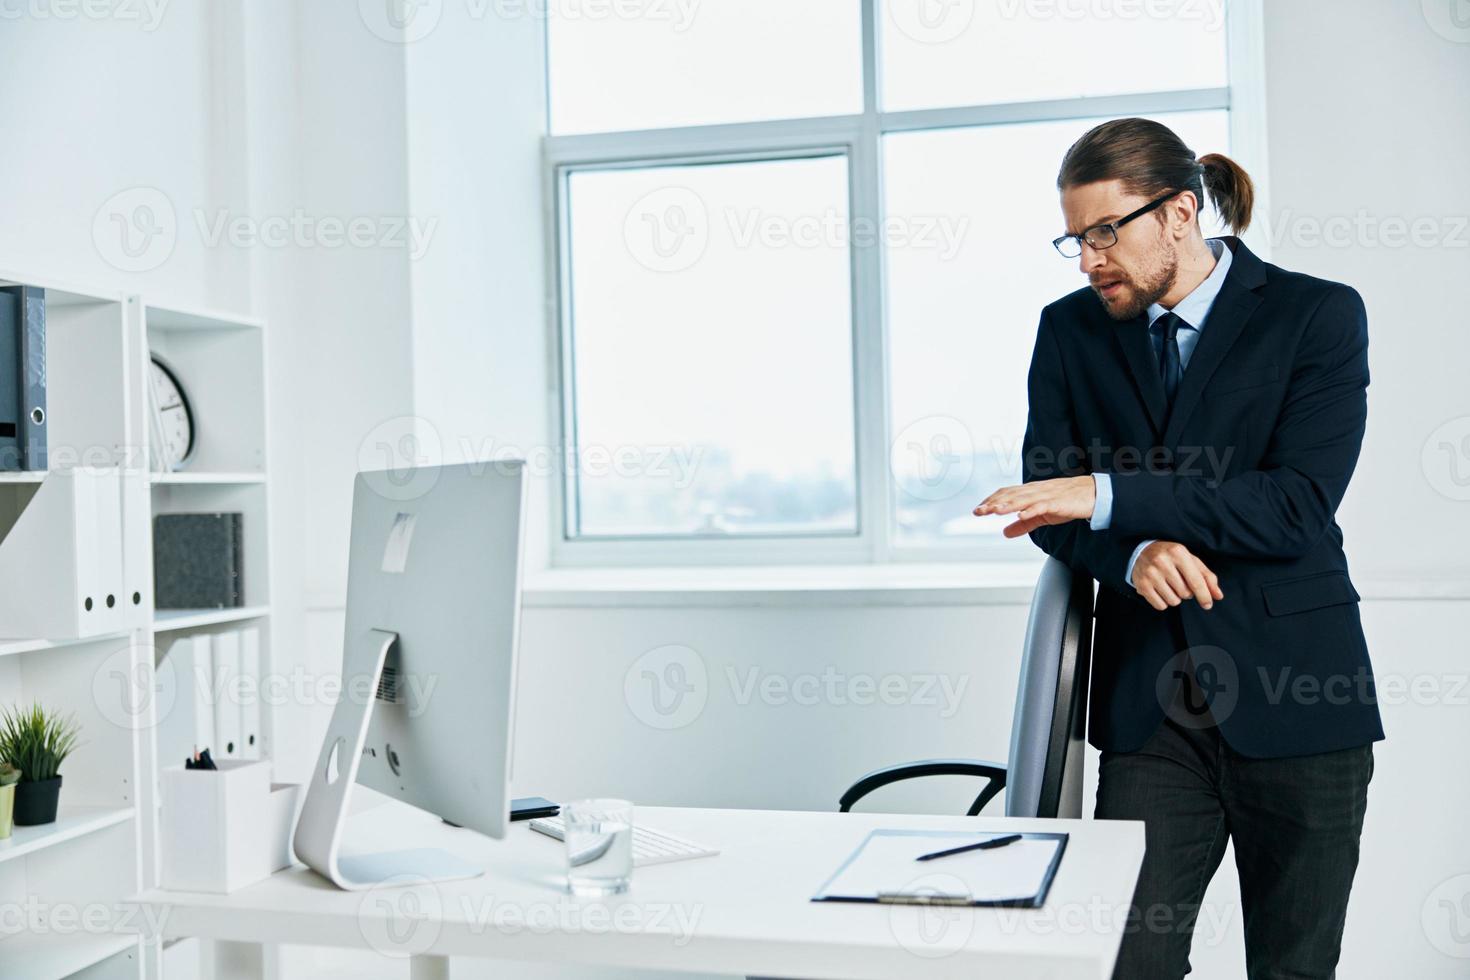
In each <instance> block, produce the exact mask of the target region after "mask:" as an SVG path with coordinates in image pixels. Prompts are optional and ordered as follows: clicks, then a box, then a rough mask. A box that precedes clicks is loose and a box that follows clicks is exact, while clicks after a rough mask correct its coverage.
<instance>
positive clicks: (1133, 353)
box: [1104, 314, 1166, 434]
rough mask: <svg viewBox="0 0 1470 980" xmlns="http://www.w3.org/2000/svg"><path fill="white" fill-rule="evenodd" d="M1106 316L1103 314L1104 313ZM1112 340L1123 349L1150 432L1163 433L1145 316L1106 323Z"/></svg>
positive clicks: (1158, 380)
mask: <svg viewBox="0 0 1470 980" xmlns="http://www.w3.org/2000/svg"><path fill="white" fill-rule="evenodd" d="M1104 316H1106V314H1104ZM1108 326H1109V328H1110V329H1111V331H1112V334H1113V340H1114V342H1115V343H1117V344H1118V346H1119V347H1121V348H1122V349H1123V356H1124V357H1125V358H1126V359H1127V361H1128V370H1129V371H1131V372H1132V374H1133V382H1134V384H1136V385H1137V386H1138V394H1139V397H1140V398H1142V399H1143V404H1144V405H1145V407H1147V408H1148V416H1149V419H1150V420H1151V421H1152V422H1153V424H1154V432H1155V433H1156V434H1157V433H1160V432H1163V431H1164V411H1165V408H1166V406H1165V404H1164V379H1163V378H1162V377H1160V376H1159V359H1158V356H1157V355H1156V354H1154V345H1153V342H1152V341H1150V340H1149V337H1148V317H1147V316H1146V315H1145V316H1139V317H1135V318H1134V319H1132V320H1129V321H1128V322H1126V323H1114V322H1113V321H1111V320H1109V321H1108Z"/></svg>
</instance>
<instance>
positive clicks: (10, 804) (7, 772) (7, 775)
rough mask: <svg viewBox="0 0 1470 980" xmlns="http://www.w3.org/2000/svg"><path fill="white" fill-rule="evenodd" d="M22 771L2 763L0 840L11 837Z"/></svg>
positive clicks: (0, 763)
mask: <svg viewBox="0 0 1470 980" xmlns="http://www.w3.org/2000/svg"><path fill="white" fill-rule="evenodd" d="M18 782H20V770H19V769H17V768H15V767H14V766H12V765H11V764H10V763H8V762H0V840H6V839H8V838H9V837H10V826H11V817H12V816H13V815H14V813H15V784H16V783H18Z"/></svg>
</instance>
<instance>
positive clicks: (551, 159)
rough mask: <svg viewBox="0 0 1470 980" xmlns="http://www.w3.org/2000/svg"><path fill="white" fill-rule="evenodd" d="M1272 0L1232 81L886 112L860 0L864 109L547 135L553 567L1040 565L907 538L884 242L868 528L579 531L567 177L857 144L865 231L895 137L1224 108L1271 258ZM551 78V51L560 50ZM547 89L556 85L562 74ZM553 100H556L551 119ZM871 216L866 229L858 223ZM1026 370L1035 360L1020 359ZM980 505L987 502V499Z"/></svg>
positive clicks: (868, 259)
mask: <svg viewBox="0 0 1470 980" xmlns="http://www.w3.org/2000/svg"><path fill="white" fill-rule="evenodd" d="M1262 2H1263V0H1229V2H1228V3H1227V5H1226V8H1225V10H1226V23H1225V31H1226V70H1227V74H1228V77H1227V84H1226V85H1225V86H1224V87H1220V88H1208V89H1186V90H1172V91H1165V92H1148V93H1140V94H1134V95H1108V96H1096V97H1082V98H1073V99H1055V100H1044V101H1032V102H1014V103H1002V104H991V105H969V106H956V107H945V108H938V109H909V110H899V111H891V112H885V111H882V110H881V109H880V107H879V102H880V97H881V96H880V93H881V76H880V72H881V58H880V55H879V50H878V45H879V39H880V36H881V25H880V24H879V22H878V18H879V17H880V16H881V15H882V0H860V3H861V7H862V11H861V16H862V25H861V31H862V48H863V50H862V72H863V77H862V90H863V108H862V111H861V112H860V113H856V114H849V115H839V116H823V117H814V118H805V119H775V120H761V121H756V122H739V123H720V124H714V125H707V126H685V127H677V128H670V129H650V130H635V131H624V132H606V133H575V134H565V135H548V136H545V137H543V140H542V147H541V150H542V174H543V181H544V183H543V203H544V211H545V217H546V223H547V229H548V234H547V244H548V257H547V258H548V265H547V268H548V273H549V275H548V281H549V289H548V296H547V308H548V311H547V312H548V316H547V331H548V348H549V351H550V361H551V363H550V369H551V370H550V375H549V377H550V381H551V383H550V385H549V389H550V390H549V396H550V397H549V414H550V418H549V429H548V431H550V432H551V433H553V440H554V444H555V445H556V446H557V448H558V451H557V452H555V453H552V454H550V455H551V457H552V458H553V459H554V460H555V465H554V466H553V468H552V472H551V474H550V480H549V482H550V487H549V501H550V506H549V507H548V515H549V520H550V522H551V523H550V528H549V532H550V534H549V544H550V554H549V559H550V564H551V566H552V567H589V566H626V567H641V566H681V565H686V566H729V565H752V564H772V565H776V564H783V565H784V564H839V563H840V564H873V563H888V562H893V563H898V562H935V561H951V562H952V561H970V562H974V561H1002V562H1013V561H1021V560H1032V559H1034V558H1035V555H1034V554H1033V553H1031V552H1030V550H1029V549H1023V548H1019V547H1018V546H1017V545H1016V543H1015V542H1010V541H1005V540H1003V539H1000V538H998V537H990V536H986V537H984V538H982V539H980V540H955V541H947V542H936V543H929V544H905V543H901V542H899V541H897V540H895V530H896V528H895V512H894V509H893V495H894V487H893V481H892V478H891V474H890V472H889V445H890V441H891V435H892V433H891V432H890V419H889V391H888V371H887V354H888V317H887V304H886V289H887V281H886V273H887V270H886V268H885V250H884V247H883V244H882V241H881V237H882V236H871V237H865V238H863V239H862V240H858V241H852V240H850V241H849V242H848V249H849V262H850V290H851V296H850V302H851V310H852V369H853V385H852V391H853V425H854V465H855V472H854V477H855V480H856V483H857V487H856V490H857V497H856V500H857V530H856V533H852V534H848V533H841V532H830V531H828V532H812V533H793V534H783V535H763V536H755V535H749V536H747V535H731V536H729V537H719V536H710V535H657V536H610V535H596V536H591V537H572V536H570V531H571V521H570V512H569V509H568V508H569V507H570V506H571V503H572V501H571V494H570V493H569V490H570V488H569V486H568V474H567V473H566V471H565V469H564V467H563V465H562V464H563V463H564V461H565V459H566V454H567V453H568V452H570V451H571V449H572V447H575V445H576V432H575V424H576V404H575V401H576V392H575V383H574V379H575V373H574V372H573V370H572V368H573V359H574V355H575V344H574V337H573V327H574V319H575V318H574V316H573V310H572V303H571V277H570V275H569V271H570V269H571V265H570V240H569V234H568V232H569V225H568V222H569V213H568V183H569V177H570V175H571V173H572V172H574V171H587V170H615V169H632V168H644V167H668V166H678V165H681V164H710V163H738V162H746V161H759V160H780V159H791V158H800V157H810V156H820V155H832V154H834V153H838V154H842V155H844V156H845V157H846V158H847V164H848V209H849V212H848V213H849V221H850V222H852V224H853V227H874V228H877V227H882V220H883V205H884V196H883V174H882V153H883V138H884V136H886V135H888V134H891V133H902V132H914V131H920V130H934V129H958V128H972V127H977V126H1003V125H1011V124H1015V123H1026V122H1048V121H1064V120H1069V119H1086V118H1093V117H1099V116H1128V115H1152V114H1157V113H1168V112H1189V111H1201V110H1222V109H1223V110H1225V111H1226V112H1228V113H1229V127H1230V140H1231V147H1230V151H1231V156H1232V157H1233V158H1235V159H1237V160H1240V161H1242V163H1243V164H1244V165H1245V166H1246V167H1247V169H1248V170H1250V171H1251V172H1252V174H1253V175H1254V176H1255V178H1256V189H1257V195H1256V211H1257V216H1258V222H1259V224H1258V226H1257V227H1256V228H1253V231H1252V232H1250V233H1247V235H1246V239H1247V240H1248V241H1249V242H1250V244H1251V247H1252V248H1253V249H1255V250H1256V251H1257V252H1258V253H1260V254H1261V255H1263V257H1268V258H1269V244H1270V241H1269V235H1268V234H1267V233H1266V232H1263V231H1261V230H1259V228H1261V227H1264V226H1266V225H1267V224H1268V221H1267V216H1268V215H1269V213H1270V212H1269V209H1268V207H1267V203H1266V187H1265V176H1266V174H1267V172H1268V170H1267V165H1266V120H1265V92H1264V50H1263V47H1264V39H1263V31H1262V19H1263V15H1262V6H1261V5H1262ZM545 64H546V68H547V72H548V76H549V73H550V58H549V53H548V57H547V58H546V59H545ZM547 85H548V91H549V85H550V79H549V77H548V80H547ZM549 116H550V105H549V97H548V105H547V119H548V126H549ZM859 222H863V223H865V224H859ZM1018 370H1020V368H1018ZM977 503H978V501H977Z"/></svg>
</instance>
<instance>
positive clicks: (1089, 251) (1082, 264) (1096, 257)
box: [1077, 242, 1107, 276]
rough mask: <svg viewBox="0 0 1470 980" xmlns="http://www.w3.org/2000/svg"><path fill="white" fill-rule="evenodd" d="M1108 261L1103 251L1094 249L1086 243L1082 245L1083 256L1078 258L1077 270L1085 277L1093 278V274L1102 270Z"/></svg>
mask: <svg viewBox="0 0 1470 980" xmlns="http://www.w3.org/2000/svg"><path fill="white" fill-rule="evenodd" d="M1106 261H1107V259H1106V257H1104V256H1103V254H1102V250H1101V249H1096V248H1093V247H1092V246H1091V245H1089V244H1087V243H1086V242H1083V243H1082V254H1081V255H1080V256H1078V258H1077V268H1078V269H1080V270H1081V271H1082V274H1083V275H1084V276H1091V275H1092V273H1093V272H1095V271H1096V270H1098V269H1101V268H1102V267H1103V263H1105V262H1106Z"/></svg>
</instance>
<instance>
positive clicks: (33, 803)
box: [15, 776, 61, 827]
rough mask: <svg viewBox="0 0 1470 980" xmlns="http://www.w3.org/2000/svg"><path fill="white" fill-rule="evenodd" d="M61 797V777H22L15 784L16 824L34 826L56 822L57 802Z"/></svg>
mask: <svg viewBox="0 0 1470 980" xmlns="http://www.w3.org/2000/svg"><path fill="white" fill-rule="evenodd" d="M60 799H61V777H60V776H52V777H51V778H50V779H39V780H36V781H34V782H32V781H31V780H29V779H22V780H21V781H20V782H18V783H16V784H15V825H16V826H17V827H34V826H36V825H38V824H43V823H55V822H56V803H57V801H58V800H60Z"/></svg>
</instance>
